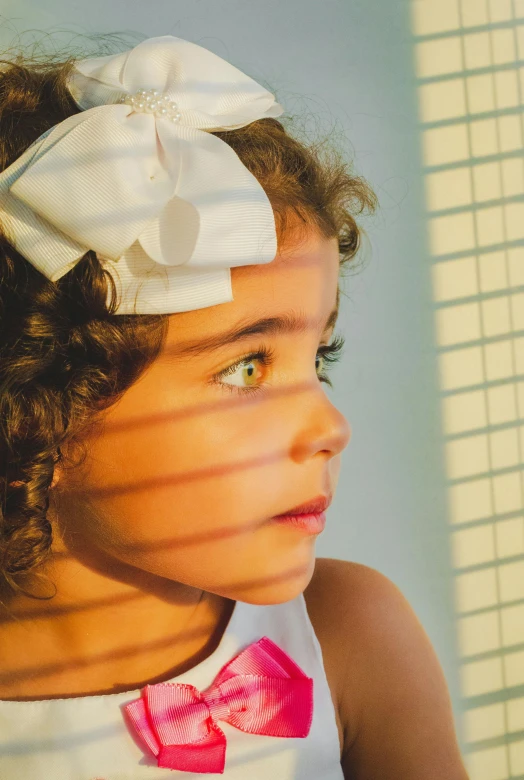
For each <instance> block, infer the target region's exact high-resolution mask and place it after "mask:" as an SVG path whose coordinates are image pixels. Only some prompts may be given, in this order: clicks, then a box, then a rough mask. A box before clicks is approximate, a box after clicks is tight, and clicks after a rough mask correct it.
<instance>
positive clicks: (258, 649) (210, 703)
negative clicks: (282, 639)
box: [124, 636, 313, 774]
mask: <svg viewBox="0 0 524 780" xmlns="http://www.w3.org/2000/svg"><path fill="white" fill-rule="evenodd" d="M124 711H125V713H126V715H127V717H128V718H129V720H130V721H131V723H132V725H133V727H134V729H135V730H136V732H137V733H138V736H139V737H140V739H141V741H142V743H143V744H144V746H145V747H146V748H147V749H148V750H149V751H150V752H151V753H152V754H153V755H154V756H156V757H157V759H158V766H161V767H166V768H168V769H179V770H182V771H185V772H201V773H206V772H217V773H219V774H222V773H223V772H224V765H225V754H226V737H225V734H224V732H223V731H222V729H221V728H220V727H219V726H218V725H217V721H218V720H224V721H226V722H227V723H230V724H231V725H232V726H235V727H236V728H237V729H241V730H242V731H245V732H247V733H249V734H265V735H267V736H270V737H306V736H307V735H308V734H309V730H310V728H311V721H312V719H313V680H312V678H311V677H307V676H306V675H305V674H304V672H303V671H302V669H301V668H300V667H299V666H298V664H296V663H295V661H293V659H292V658H291V657H290V656H289V655H288V654H287V653H286V652H285V651H284V650H282V648H280V647H279V646H278V645H276V644H275V643H274V642H273V641H272V640H271V639H269V637H267V636H263V637H262V639H259V640H258V642H253V643H252V644H250V645H248V647H246V648H245V649H244V650H242V651H241V652H240V653H239V654H238V655H236V656H235V657H234V658H233V659H232V660H231V661H229V662H228V663H227V664H226V665H225V666H224V667H223V668H222V669H221V671H220V672H219V673H218V675H217V676H216V678H215V680H214V682H213V683H212V684H211V685H210V686H209V687H208V688H206V689H205V690H204V691H199V690H198V688H195V686H194V685H187V684H185V683H158V684H157V685H146V687H145V688H144V689H143V691H142V696H141V698H140V699H135V700H134V701H132V702H130V703H129V704H126V705H125V707H124Z"/></svg>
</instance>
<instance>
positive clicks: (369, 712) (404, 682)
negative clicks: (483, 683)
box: [308, 558, 468, 780]
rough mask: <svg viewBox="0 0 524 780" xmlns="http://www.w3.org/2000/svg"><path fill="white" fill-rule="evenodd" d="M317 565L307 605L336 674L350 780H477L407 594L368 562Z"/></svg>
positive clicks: (344, 764)
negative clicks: (462, 751)
mask: <svg viewBox="0 0 524 780" xmlns="http://www.w3.org/2000/svg"><path fill="white" fill-rule="evenodd" d="M316 563H317V566H316V570H315V577H314V580H313V581H312V583H311V586H310V588H309V598H308V601H309V604H308V609H309V608H311V610H312V612H313V614H314V615H315V622H316V625H317V629H318V631H319V633H321V636H322V641H323V652H324V653H325V658H326V662H327V663H329V664H330V674H331V675H332V676H333V677H334V678H335V680H336V682H335V685H336V689H337V694H338V695H337V699H338V701H337V704H338V713H339V717H340V721H341V725H342V728H343V732H344V747H343V755H342V760H341V764H342V769H343V772H344V777H345V778H346V780H444V778H445V780H468V775H467V772H466V769H465V766H464V764H463V762H462V758H461V755H460V750H459V746H458V742H457V738H456V733H455V724H454V720H453V711H452V708H451V701H450V697H449V692H448V688H447V683H446V680H445V677H444V674H443V671H442V668H441V666H440V663H439V661H438V658H437V656H436V653H435V651H434V649H433V647H432V645H431V643H430V641H429V638H428V636H427V634H426V633H425V631H424V629H423V627H422V625H421V624H420V622H419V620H418V618H417V617H416V615H415V613H414V611H413V609H412V608H411V606H410V604H409V603H408V601H407V600H406V598H405V597H404V596H403V594H402V592H401V591H400V590H399V588H397V586H396V585H395V584H394V583H393V582H392V581H391V580H389V579H388V578H387V577H386V576H385V575H383V574H381V573H380V572H378V571H377V570H376V569H372V568H370V567H368V566H364V565H362V564H358V563H354V562H350V561H340V560H336V559H333V558H322V559H317V562H316Z"/></svg>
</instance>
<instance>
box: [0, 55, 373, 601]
mask: <svg viewBox="0 0 524 780" xmlns="http://www.w3.org/2000/svg"><path fill="white" fill-rule="evenodd" d="M78 58H79V57H78V53H76V54H70V55H68V56H66V57H63V56H62V57H60V58H57V57H56V56H53V55H51V56H49V55H47V56H46V57H44V59H43V61H42V60H41V59H39V58H38V57H34V56H29V55H27V54H23V53H22V52H20V51H18V52H17V53H16V54H15V56H14V57H11V58H10V59H2V60H0V65H1V66H3V67H1V68H0V170H4V169H5V168H7V167H8V166H9V165H11V164H12V163H13V162H14V161H15V160H16V159H17V158H18V157H19V156H20V155H21V154H22V153H23V152H24V151H25V150H26V149H27V148H28V146H30V144H31V143H32V142H33V141H35V140H36V139H37V138H38V137H39V136H40V135H41V134H42V133H44V132H45V131H46V130H47V129H49V128H50V127H52V126H53V125H55V124H57V123H58V122H60V121H62V120H64V119H66V118H67V117H69V116H71V115H72V114H76V113H78V112H79V111H80V109H79V107H78V106H77V104H76V103H75V102H74V100H73V98H72V96H71V94H70V92H69V90H68V88H67V86H66V79H67V76H68V74H69V73H70V70H71V68H72V67H73V65H74V62H75V60H77V59H78ZM215 135H217V136H218V137H219V138H221V139H222V140H223V141H225V142H226V143H227V144H229V146H230V147H231V148H232V149H233V150H234V151H235V152H236V153H237V155H238V156H239V158H240V159H241V160H242V162H243V163H244V165H245V166H246V167H247V168H248V169H249V170H250V171H251V173H252V174H253V175H254V176H255V177H256V178H257V179H258V181H259V182H260V183H261V185H262V186H263V187H264V189H265V191H266V193H267V195H268V197H269V200H270V202H271V204H272V206H273V210H274V213H275V221H276V226H277V237H278V246H279V249H280V248H282V246H283V244H284V239H287V238H289V231H288V228H289V225H290V224H291V223H290V222H289V220H288V217H289V216H292V215H293V216H295V217H296V216H298V217H299V220H300V221H301V222H302V223H303V224H304V226H305V227H308V226H316V227H317V228H318V229H319V230H320V232H321V234H322V235H323V236H325V237H326V238H332V237H338V240H339V249H340V265H341V267H342V266H344V265H346V264H347V263H349V261H350V260H351V259H352V258H353V257H354V256H355V255H356V253H357V250H358V248H359V245H360V237H361V232H362V231H361V228H359V226H357V223H356V221H355V216H356V215H358V214H360V213H362V212H371V211H373V210H374V208H375V206H376V198H375V195H374V193H373V191H372V190H371V189H370V187H369V185H368V184H367V183H366V182H365V181H364V180H363V179H362V178H361V177H359V176H357V175H355V174H354V173H353V171H352V170H351V167H350V165H349V164H348V163H347V162H346V161H345V160H344V156H343V155H342V154H341V153H340V152H339V151H337V150H336V148H335V147H334V146H332V145H330V144H328V143H327V142H326V139H324V140H323V141H320V142H316V143H309V144H306V143H304V142H302V141H300V140H299V139H298V138H294V137H292V135H291V134H290V133H289V132H288V131H287V130H286V128H285V125H284V122H280V121H278V120H276V119H272V118H266V119H260V120H258V121H255V122H252V123H251V124H249V125H247V126H246V127H242V128H240V129H236V130H232V131H228V132H216V133H215ZM293 223H294V224H296V220H293ZM108 285H109V287H108ZM108 290H110V291H111V298H110V300H111V302H110V304H109V305H108V304H107V293H108ZM117 305H118V301H117V299H116V290H115V286H114V282H113V280H112V278H111V276H110V274H109V273H108V272H107V271H106V270H104V269H103V267H102V265H101V263H100V261H99V260H98V258H97V255H96V253H95V252H94V251H92V250H90V251H88V252H86V254H85V255H84V256H83V257H82V259H81V260H80V261H79V262H78V263H77V264H76V265H75V266H74V268H73V269H72V270H71V271H69V272H68V273H67V274H66V275H65V276H62V277H61V278H60V279H59V280H58V281H57V282H52V281H50V280H48V279H47V278H46V277H45V276H44V275H43V274H41V273H40V272H39V271H37V270H36V268H34V267H33V265H31V263H29V262H28V261H27V260H26V259H25V258H24V257H23V256H22V255H20V254H19V253H17V251H16V250H15V249H14V247H13V245H12V244H11V243H10V242H9V240H8V236H7V234H6V233H5V231H2V228H1V204H0V496H1V501H0V591H4V592H5V591H7V592H8V593H14V592H17V591H18V592H23V593H27V595H33V594H31V593H28V592H27V590H26V589H25V587H24V583H26V581H27V578H28V577H29V576H30V575H34V574H35V572H36V571H37V569H38V567H40V566H41V564H42V563H44V562H45V561H46V559H47V558H48V556H49V553H50V550H51V544H52V526H51V523H50V521H49V519H48V517H47V514H48V510H49V501H50V488H51V487H52V481H53V474H54V469H55V465H56V464H58V463H60V465H61V467H62V468H65V467H69V468H71V467H73V466H74V462H73V459H71V460H70V461H68V457H67V456H66V457H65V456H64V453H63V452H62V450H63V449H67V450H68V451H71V452H72V451H74V449H75V447H77V449H78V448H80V450H81V449H82V448H81V439H82V435H83V434H85V433H86V431H87V430H88V429H89V428H90V426H92V425H94V424H95V423H96V422H97V420H100V419H101V413H102V412H103V411H104V410H106V409H107V408H109V407H110V406H111V405H112V404H114V403H115V402H116V401H117V400H118V399H119V398H120V397H121V396H122V394H123V393H125V391H126V390H127V389H128V388H129V387H130V386H131V385H132V384H133V383H134V382H135V381H136V380H137V379H138V378H139V377H140V375H141V374H142V373H143V372H144V371H145V370H146V368H147V367H148V366H149V365H150V364H151V363H152V361H154V360H155V358H156V357H157V356H158V354H159V352H160V350H161V348H162V345H163V343H164V340H165V337H166V335H167V326H168V321H169V320H168V317H169V315H132V314H130V315H116V314H115V310H116V308H117ZM66 445H67V446H66Z"/></svg>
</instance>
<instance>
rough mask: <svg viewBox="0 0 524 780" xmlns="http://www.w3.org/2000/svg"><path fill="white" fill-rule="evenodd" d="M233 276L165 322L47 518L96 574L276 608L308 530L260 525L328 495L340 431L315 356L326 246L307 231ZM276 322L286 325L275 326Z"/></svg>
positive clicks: (321, 336)
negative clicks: (141, 575) (216, 298)
mask: <svg viewBox="0 0 524 780" xmlns="http://www.w3.org/2000/svg"><path fill="white" fill-rule="evenodd" d="M231 274H232V287H233V295H234V300H233V301H231V302H228V303H225V304H221V305H218V306H213V307H208V308H205V309H199V310H196V311H191V312H184V313H181V314H173V315H171V316H170V322H169V333H168V338H167V342H166V345H165V348H164V349H163V351H162V353H161V355H160V356H159V357H158V359H157V360H156V361H155V362H154V364H153V365H152V366H151V367H150V368H149V369H148V370H147V372H146V373H145V374H143V375H142V377H141V378H140V379H139V380H138V381H137V382H136V383H135V384H134V385H133V386H132V387H131V388H130V389H129V390H128V391H127V392H126V393H125V395H124V396H123V397H122V399H121V400H120V401H119V402H118V403H117V404H115V405H114V406H112V407H111V408H110V409H109V410H108V411H107V412H106V413H105V417H104V421H103V424H102V426H101V428H100V430H99V431H97V432H96V434H94V433H93V434H91V436H90V438H89V439H87V440H86V450H87V453H88V456H87V458H86V460H85V462H84V463H83V464H82V465H81V466H80V467H77V470H76V471H74V472H73V471H71V472H70V473H67V472H63V473H60V472H59V480H60V493H62V492H63V499H62V496H59V498H60V503H59V504H58V517H59V527H60V531H61V536H62V539H63V540H64V542H65V545H66V547H67V549H68V550H69V553H70V554H73V555H74V556H75V557H76V558H80V559H82V558H83V557H84V558H85V560H86V561H87V562H88V565H89V566H90V568H91V567H94V568H95V569H98V571H103V572H105V573H106V574H108V576H111V570H112V567H114V568H115V569H116V570H118V562H123V563H126V564H131V566H133V567H136V568H137V569H140V570H143V571H145V572H149V573H152V574H154V575H158V576H159V577H161V578H167V579H168V580H173V581H177V582H182V583H185V584H186V585H190V586H193V587H195V588H199V589H203V590H207V591H211V592H213V593H216V594H219V595H221V596H224V597H226V598H231V599H235V600H240V601H246V602H250V603H253V604H258V603H266V604H267V603H280V602H283V601H287V600H289V599H291V598H294V597H295V596H296V595H297V594H298V593H299V592H302V591H303V590H304V588H305V587H306V585H307V584H308V582H309V580H310V578H311V576H312V574H313V569H314V559H315V540H316V538H317V537H316V536H315V535H313V536H312V535H307V534H306V533H304V532H303V531H301V530H298V529H296V528H294V527H291V526H289V525H284V524H282V523H277V522H275V521H274V520H272V519H271V518H273V517H274V516H275V515H278V514H282V513H284V512H287V511H289V510H290V509H291V508H293V507H295V506H297V505H298V504H302V503H305V502H309V501H312V500H314V499H316V498H318V497H321V496H330V495H331V494H332V493H333V492H334V490H335V486H336V482H337V479H338V472H339V468H340V453H341V452H342V450H343V449H344V448H345V447H346V445H347V444H348V442H349V439H350V427H349V424H348V422H347V420H346V419H345V418H344V417H343V416H342V414H341V413H340V412H339V411H338V410H337V409H336V408H335V407H334V406H333V404H332V403H331V400H330V398H329V395H328V394H327V392H326V384H324V383H322V382H321V380H320V378H319V377H321V376H325V375H326V373H327V369H326V366H325V365H322V358H321V354H322V350H321V349H320V354H317V352H318V351H319V348H320V347H321V346H322V345H326V344H328V343H329V341H330V337H331V335H332V332H333V317H332V318H331V323H332V324H331V325H329V326H328V327H327V328H326V327H325V326H326V323H328V321H329V320H330V315H332V312H333V311H334V309H335V308H336V302H337V287H338V276H339V255H338V244H337V241H336V239H325V238H323V237H320V236H319V235H317V234H316V233H312V232H311V233H309V234H308V236H307V238H306V239H305V240H304V241H303V242H302V243H300V245H299V244H294V246H293V248H292V249H289V250H287V251H286V252H285V254H284V253H280V254H278V255H277V256H276V258H275V260H273V262H271V263H269V264H267V265H258V266H244V267H239V268H233V269H232V271H231ZM279 318H287V319H288V320H289V319H290V318H293V321H294V323H295V324H294V326H293V329H289V323H287V324H286V323H285V327H284V328H283V329H278V331H277V329H276V323H277V322H278V320H279ZM260 321H262V322H260ZM257 323H260V324H259V325H257ZM272 323H273V324H272ZM297 324H298V325H297ZM298 326H299V327H298ZM246 328H250V330H251V333H250V334H248V333H246V334H245V335H243V336H241V337H238V338H236V339H234V340H230V341H228V342H227V343H226V342H225V341H224V343H223V344H222V345H219V344H218V342H220V341H222V337H223V336H224V334H229V333H230V332H231V331H232V330H238V331H240V330H241V329H246ZM62 500H63V503H62ZM328 522H329V516H328ZM127 568H128V567H126V569H127Z"/></svg>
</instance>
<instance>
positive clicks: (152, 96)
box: [118, 89, 180, 123]
mask: <svg viewBox="0 0 524 780" xmlns="http://www.w3.org/2000/svg"><path fill="white" fill-rule="evenodd" d="M118 102H119V103H126V104H127V105H128V106H133V108H134V109H135V111H138V112H141V113H143V114H154V115H155V116H157V117H159V118H160V117H164V119H169V120H171V122H175V123H176V122H179V121H180V112H179V111H178V103H175V101H174V100H169V98H168V97H167V95H166V94H165V93H160V92H159V90H158V89H139V90H138V91H137V92H135V93H134V95H125V96H124V97H121V98H120V100H119V101H118Z"/></svg>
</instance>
